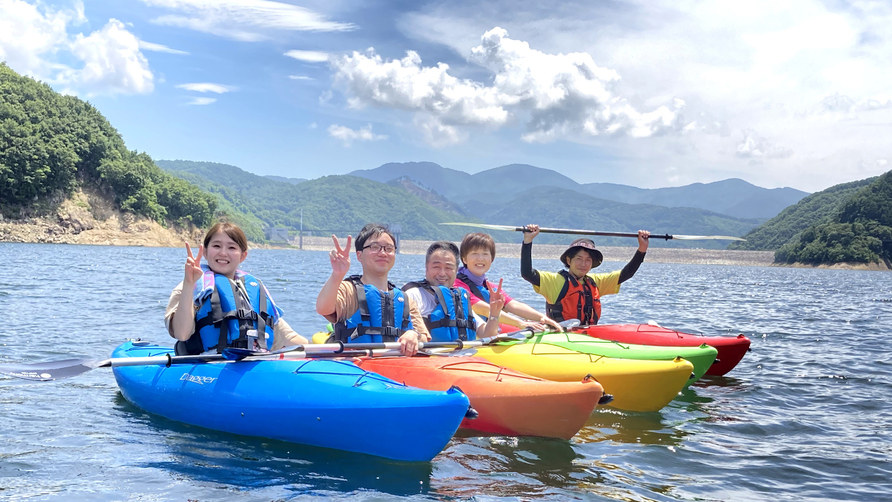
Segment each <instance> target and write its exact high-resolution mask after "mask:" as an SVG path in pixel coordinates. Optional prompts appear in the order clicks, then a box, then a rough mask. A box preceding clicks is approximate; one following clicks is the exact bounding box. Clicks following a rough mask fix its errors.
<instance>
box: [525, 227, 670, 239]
mask: <svg viewBox="0 0 892 502" xmlns="http://www.w3.org/2000/svg"><path fill="white" fill-rule="evenodd" d="M514 231H515V232H529V231H530V230H529V229H528V228H527V227H516V228H515V229H514ZM539 233H543V234H572V235H598V236H601V237H638V234H637V233H634V234H633V233H629V232H595V231H594V230H574V229H571V228H540V229H539ZM650 238H651V239H665V240H667V241H668V240H669V239H672V238H673V237H672V236H671V235H669V234H663V235H654V234H650Z"/></svg>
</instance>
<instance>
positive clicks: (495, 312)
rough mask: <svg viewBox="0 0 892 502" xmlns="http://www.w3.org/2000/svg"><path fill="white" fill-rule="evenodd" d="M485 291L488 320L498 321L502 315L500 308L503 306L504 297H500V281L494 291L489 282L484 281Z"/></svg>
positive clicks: (500, 280)
mask: <svg viewBox="0 0 892 502" xmlns="http://www.w3.org/2000/svg"><path fill="white" fill-rule="evenodd" d="M486 289H488V290H489V318H490V319H498V318H499V316H500V315H502V307H504V306H505V297H504V296H502V279H499V287H498V288H497V289H496V290H495V291H493V289H492V285H491V284H490V283H489V281H486Z"/></svg>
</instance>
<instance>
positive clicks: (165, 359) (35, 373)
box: [0, 344, 400, 382]
mask: <svg viewBox="0 0 892 502" xmlns="http://www.w3.org/2000/svg"><path fill="white" fill-rule="evenodd" d="M397 345H399V344H397ZM298 347H302V346H300V345H297V346H294V347H287V348H288V349H291V350H287V351H276V352H251V351H248V352H250V354H244V353H243V352H240V351H241V350H242V349H226V350H224V354H207V355H195V356H172V355H170V354H165V355H162V356H151V357H115V358H110V359H102V360H89V359H65V360H61V361H49V362H44V363H34V364H2V365H0V374H2V375H7V376H11V377H15V378H22V379H24V380H35V381H41V382H48V381H51V380H61V379H64V378H72V377H76V376H78V375H81V374H84V373H86V372H88V371H91V370H94V369H96V368H117V367H121V366H167V367H170V366H173V365H181V364H207V363H215V364H219V363H234V362H240V361H244V362H251V361H275V360H281V359H289V360H291V359H306V358H311V359H316V358H325V357H362V356H378V357H381V356H397V355H400V353H399V351H398V350H379V351H375V350H372V349H353V348H352V347H351V349H350V350H342V351H340V352H332V351H328V352H319V353H313V352H305V351H302V350H299V349H298ZM230 350H232V351H233V352H232V353H226V352H227V351H230Z"/></svg>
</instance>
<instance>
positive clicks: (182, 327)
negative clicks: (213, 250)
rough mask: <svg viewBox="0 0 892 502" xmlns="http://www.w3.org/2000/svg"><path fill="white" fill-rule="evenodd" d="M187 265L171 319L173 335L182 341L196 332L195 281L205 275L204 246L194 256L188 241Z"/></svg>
mask: <svg viewBox="0 0 892 502" xmlns="http://www.w3.org/2000/svg"><path fill="white" fill-rule="evenodd" d="M185 244H186V265H185V270H184V274H183V289H182V290H181V291H180V300H179V302H178V303H177V309H176V312H174V313H173V318H172V319H171V320H170V330H171V335H173V337H174V338H176V339H177V340H179V341H181V342H185V341H186V340H188V339H189V338H190V337H191V336H192V333H194V332H195V300H194V299H193V296H194V295H195V283H196V282H198V279H200V278H201V276H202V275H204V270H202V269H201V255H202V254H204V246H198V254H196V255H195V256H192V247H191V246H189V243H188V242H186V243H185Z"/></svg>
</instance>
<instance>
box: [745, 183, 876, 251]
mask: <svg viewBox="0 0 892 502" xmlns="http://www.w3.org/2000/svg"><path fill="white" fill-rule="evenodd" d="M875 180H876V178H868V179H865V180H860V181H852V182H850V183H841V184H839V185H834V186H832V187H830V188H828V189H826V190H823V191H820V192H816V193H813V194H811V195H809V196H808V197H806V198H804V199H802V200H801V201H799V202H797V203H796V204H794V205H792V206H790V207H788V208H786V209H784V210H783V211H781V212H780V214H778V215H777V216H775V217H774V218H771V219H770V220H768V221H766V222H765V223H763V224H762V225H760V226H758V227H756V228H754V229H753V230H751V231H750V232H749V233H747V234H746V235H744V238H745V239H746V241H745V242H734V243H733V244H731V245H730V246H728V248H729V249H751V250H760V251H771V250H777V249H780V248H781V246H783V245H784V244H786V243H787V242H790V241H791V240H793V239H796V238H797V237H798V236H799V233H800V232H802V231H803V230H805V229H806V228H808V227H810V226H812V225H817V224H821V223H826V222H829V221H830V220H831V219H832V218H833V217H834V216H835V215H836V214H837V212H838V211H839V209H840V208H841V207H842V206H843V204H844V203H845V202H846V200H847V199H848V198H849V197H851V196H852V195H854V194H855V193H856V192H858V191H859V190H861V189H862V188H864V187H865V186H867V185H869V184H870V183H872V182H873V181H875Z"/></svg>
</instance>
